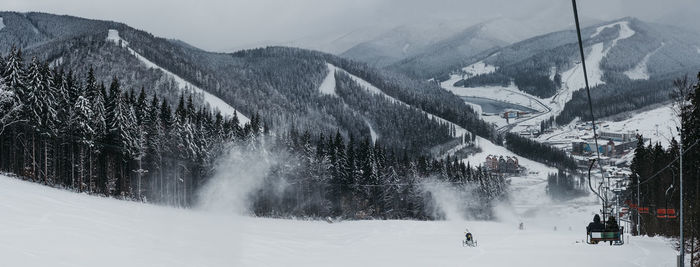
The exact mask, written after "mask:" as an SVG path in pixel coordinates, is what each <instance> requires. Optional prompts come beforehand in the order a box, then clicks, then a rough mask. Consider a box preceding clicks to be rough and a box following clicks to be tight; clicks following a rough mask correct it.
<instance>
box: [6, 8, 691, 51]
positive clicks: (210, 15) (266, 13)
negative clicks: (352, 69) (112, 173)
mask: <svg viewBox="0 0 700 267" xmlns="http://www.w3.org/2000/svg"><path fill="white" fill-rule="evenodd" d="M578 2H579V12H580V14H581V16H586V17H590V18H595V19H603V20H607V19H614V18H619V17H625V16H635V17H639V18H641V19H644V20H648V21H659V20H661V21H683V20H679V19H678V18H677V16H675V14H682V13H684V12H685V13H688V14H687V16H690V14H692V13H693V12H687V10H688V9H690V10H695V11H700V0H579V1H578ZM552 5H559V6H562V7H564V6H568V7H569V8H570V1H569V0H479V1H474V0H343V1H341V0H119V1H101V0H60V1H59V0H0V9H2V10H10V11H41V12H49V13H57V14H67V15H73V16H79V17H86V18H93V19H106V20H113V21H118V22H124V23H126V24H128V25H130V26H132V27H135V28H139V29H142V30H146V31H148V32H151V33H153V34H155V35H157V36H161V37H166V38H176V39H180V40H183V41H185V42H188V43H190V44H192V45H195V46H197V47H200V48H203V49H206V50H212V51H229V50H231V49H234V48H247V47H250V46H260V45H265V44H280V43H284V42H288V41H293V40H298V39H304V38H306V39H312V38H314V37H315V36H324V35H329V34H330V35H332V34H336V35H337V34H342V33H346V32H350V31H353V30H357V29H362V28H367V27H371V26H372V25H400V24H402V23H406V22H411V21H421V20H425V19H462V20H469V21H473V22H474V23H476V22H479V21H483V20H485V19H490V18H496V17H522V16H527V15H528V14H531V13H533V12H537V10H540V9H543V8H546V7H548V6H552ZM562 12H571V11H570V9H569V10H563V11H562ZM695 14H698V13H695ZM668 18H673V19H668ZM698 24H700V23H698ZM319 38H320V37H319Z"/></svg>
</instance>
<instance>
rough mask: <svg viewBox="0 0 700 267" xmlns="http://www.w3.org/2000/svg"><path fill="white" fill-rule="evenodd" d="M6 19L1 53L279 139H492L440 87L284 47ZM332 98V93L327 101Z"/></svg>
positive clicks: (431, 142)
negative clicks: (221, 116)
mask: <svg viewBox="0 0 700 267" xmlns="http://www.w3.org/2000/svg"><path fill="white" fill-rule="evenodd" d="M0 17H3V20H4V24H5V25H6V27H5V28H3V29H2V30H0V52H2V53H3V54H5V53H7V52H8V51H9V50H10V48H11V47H12V45H17V46H18V47H20V48H22V50H23V54H24V58H25V60H28V59H30V58H32V57H37V58H38V59H39V60H46V61H48V62H50V63H51V66H54V67H58V68H63V67H65V68H69V69H73V70H77V71H79V73H77V75H78V76H79V77H84V74H85V73H86V72H87V69H88V68H89V67H92V68H93V69H94V70H95V75H96V77H98V78H99V79H100V80H107V79H111V77H113V76H115V77H119V79H120V82H121V83H122V86H123V87H124V88H127V89H134V90H138V89H140V88H142V87H143V88H145V90H146V92H148V93H149V94H153V93H157V94H159V96H160V97H165V98H166V99H168V100H169V101H170V102H171V103H173V102H174V101H176V100H177V99H178V98H179V96H180V95H181V94H183V93H186V94H193V95H194V96H195V101H196V102H198V103H201V104H208V105H209V106H210V107H211V108H212V109H214V108H215V109H218V110H220V111H222V112H223V113H225V114H226V113H228V114H232V113H233V112H237V113H238V114H239V118H240V119H241V121H242V122H245V121H247V117H250V116H251V115H255V114H260V115H261V116H262V117H264V118H266V120H267V121H266V122H265V123H267V124H268V125H270V126H272V127H273V128H276V129H279V130H284V129H288V128H289V127H296V128H298V129H299V128H300V129H309V130H319V131H322V132H326V133H335V131H336V130H340V131H341V133H342V134H344V135H354V136H356V137H366V138H373V139H376V138H379V139H381V140H383V142H382V143H385V144H387V145H389V146H393V147H397V148H404V147H407V145H406V144H409V143H411V144H413V145H411V146H410V147H408V149H411V150H412V151H413V152H421V151H425V150H426V149H428V148H430V147H432V146H435V145H438V144H442V143H443V142H446V141H448V140H450V139H452V138H454V137H455V136H457V135H458V133H463V132H464V129H463V127H465V126H467V127H466V128H471V129H470V131H472V132H475V133H477V134H479V135H482V136H487V137H488V136H490V135H491V130H490V129H489V127H488V126H487V125H486V124H485V123H483V122H480V121H479V120H478V119H477V117H476V114H474V113H473V111H472V110H471V108H470V107H468V106H467V105H465V104H464V103H463V102H461V101H460V100H459V99H457V98H455V97H454V95H452V94H451V93H449V92H446V91H444V90H442V89H441V88H440V87H438V86H437V85H435V84H433V83H429V82H425V81H418V80H414V79H411V78H408V77H406V76H402V75H397V74H394V73H391V72H388V71H384V70H380V69H376V68H373V67H370V66H367V65H366V64H363V63H358V62H354V61H350V60H346V59H343V58H340V57H337V56H333V55H330V54H325V53H321V52H316V51H310V50H303V49H296V48H286V47H270V48H264V49H253V50H245V51H239V52H236V53H211V52H207V51H203V50H200V49H197V48H195V47H192V46H190V45H188V44H186V43H184V42H181V41H174V40H168V39H163V38H158V37H155V36H153V35H151V34H149V33H147V32H144V31H140V30H137V29H134V28H131V27H129V26H127V25H124V24H121V23H116V22H108V21H96V20H87V19H81V18H75V17H69V16H56V15H50V14H42V13H13V12H2V13H0ZM329 66H331V67H330V68H329ZM363 88H364V89H372V90H374V91H372V90H363ZM331 89H333V90H332V92H335V94H332V95H328V94H325V93H324V92H326V90H331ZM378 93H380V94H378ZM397 118H400V119H397ZM416 127H417V128H416ZM409 128H413V129H421V128H422V129H423V130H420V131H414V130H411V131H409V130H408V129H409ZM460 129H462V130H460ZM406 133H409V134H406ZM436 136H439V137H437V138H436Z"/></svg>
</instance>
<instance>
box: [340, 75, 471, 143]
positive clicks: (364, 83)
mask: <svg viewBox="0 0 700 267" xmlns="http://www.w3.org/2000/svg"><path fill="white" fill-rule="evenodd" d="M336 69H337V70H342V69H340V68H337V67H336ZM342 71H344V70H342ZM345 73H347V74H348V75H349V76H350V78H351V79H352V80H353V81H355V83H357V84H358V85H360V86H361V87H362V88H364V89H365V90H367V92H369V93H371V94H375V95H381V96H383V97H384V98H386V99H387V100H389V101H390V102H392V103H397V104H401V105H404V106H410V105H409V104H406V103H405V102H403V101H401V100H398V99H396V98H394V97H392V96H390V95H387V94H386V93H384V91H382V90H381V89H379V88H377V87H376V86H374V85H372V84H371V83H369V82H368V81H365V80H364V79H362V78H360V77H357V76H355V75H353V74H352V73H349V72H347V71H345ZM420 111H421V112H422V113H424V114H426V115H427V116H428V118H429V119H435V120H437V121H440V122H442V123H447V124H449V125H451V126H454V128H455V136H456V137H457V136H462V135H463V134H464V133H466V132H467V129H464V127H462V126H459V125H457V124H454V123H452V122H450V121H448V120H445V119H443V118H440V117H438V116H435V115H433V114H430V113H428V112H425V111H424V110H420Z"/></svg>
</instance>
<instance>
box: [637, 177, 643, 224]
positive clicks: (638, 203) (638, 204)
mask: <svg viewBox="0 0 700 267" xmlns="http://www.w3.org/2000/svg"><path fill="white" fill-rule="evenodd" d="M639 182H640V181H639V176H637V235H640V232H639V224H640V222H639V217H642V215H641V214H639V207H640V205H641V203H640V202H639Z"/></svg>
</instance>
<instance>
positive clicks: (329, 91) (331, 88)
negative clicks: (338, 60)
mask: <svg viewBox="0 0 700 267" xmlns="http://www.w3.org/2000/svg"><path fill="white" fill-rule="evenodd" d="M326 66H327V67H328V74H327V75H326V77H325V78H324V79H323V82H321V85H320V86H319V87H318V90H319V91H320V92H321V94H324V95H332V96H338V95H337V94H336V93H335V72H336V70H338V68H337V67H336V66H333V65H331V64H330V63H326Z"/></svg>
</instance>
